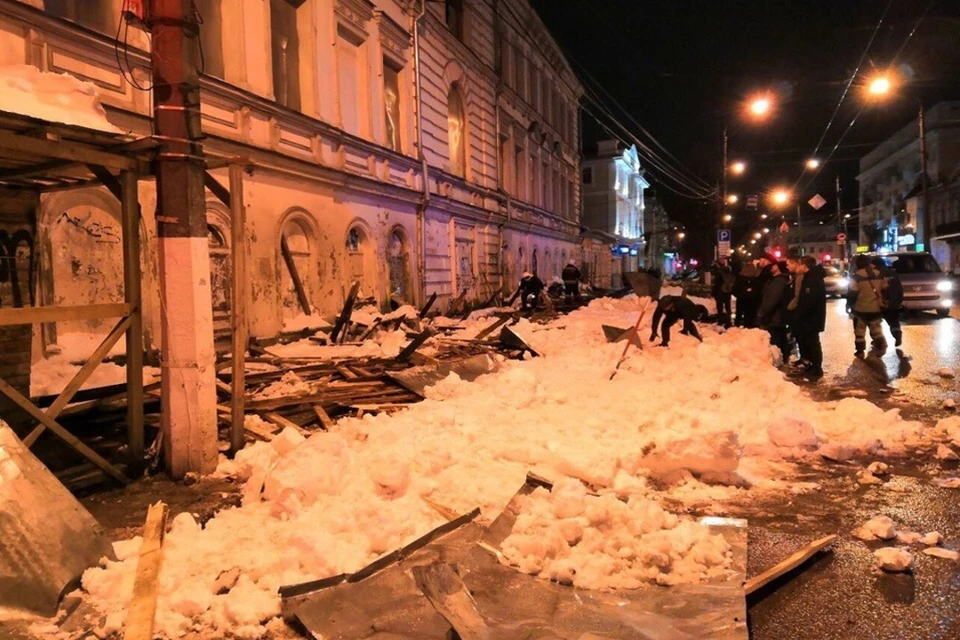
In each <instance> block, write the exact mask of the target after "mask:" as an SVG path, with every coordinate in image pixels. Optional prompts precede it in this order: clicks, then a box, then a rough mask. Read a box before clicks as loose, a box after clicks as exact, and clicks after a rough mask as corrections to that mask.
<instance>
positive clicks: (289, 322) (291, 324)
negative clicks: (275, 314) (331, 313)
mask: <svg viewBox="0 0 960 640" xmlns="http://www.w3.org/2000/svg"><path fill="white" fill-rule="evenodd" d="M329 326H330V323H329V322H327V321H326V320H324V319H323V318H321V317H320V316H319V315H317V314H313V315H309V316H308V315H307V314H305V313H301V314H300V315H298V316H296V317H294V318H286V319H284V321H283V331H284V332H294V331H306V330H308V329H317V330H319V329H326V328H327V327H329Z"/></svg>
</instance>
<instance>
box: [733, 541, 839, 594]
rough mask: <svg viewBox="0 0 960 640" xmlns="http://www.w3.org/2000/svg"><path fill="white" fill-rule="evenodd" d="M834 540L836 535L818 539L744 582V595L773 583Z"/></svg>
mask: <svg viewBox="0 0 960 640" xmlns="http://www.w3.org/2000/svg"><path fill="white" fill-rule="evenodd" d="M836 539H837V535H836V534H833V535H829V536H826V537H824V538H820V539H819V540H814V541H813V542H811V543H810V544H808V545H806V546H805V547H801V548H800V549H798V550H797V551H796V552H795V553H794V554H793V555H791V556H790V557H788V558H786V559H784V560H781V561H780V562H778V563H777V564H775V565H773V566H772V567H770V568H769V569H767V570H766V571H764V572H763V573H761V574H759V575H756V576H754V577H752V578H750V579H749V580H747V581H746V582H744V583H743V592H744V593H745V594H746V595H750V594H751V593H753V592H754V591H756V590H758V589H760V588H761V587H763V586H765V585H767V584H769V583H771V582H773V581H774V580H776V579H777V578H779V577H780V576H782V575H784V574H785V573H788V572H790V571H793V570H794V569H796V568H797V567H799V566H800V565H802V564H803V563H804V562H806V561H807V560H809V559H810V558H812V557H813V556H814V554H816V553H817V552H818V551H820V550H821V549H824V548H825V547H828V546H830V545H831V544H833V541H834V540H836Z"/></svg>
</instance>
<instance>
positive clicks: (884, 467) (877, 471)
mask: <svg viewBox="0 0 960 640" xmlns="http://www.w3.org/2000/svg"><path fill="white" fill-rule="evenodd" d="M867 471H869V472H870V473H872V474H873V475H875V476H885V475H887V474H888V473H890V465H888V464H887V463H886V462H880V461H879V460H875V461H874V462H871V463H870V464H869V465H868V466H867Z"/></svg>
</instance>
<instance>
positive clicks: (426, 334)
mask: <svg viewBox="0 0 960 640" xmlns="http://www.w3.org/2000/svg"><path fill="white" fill-rule="evenodd" d="M432 336H433V331H431V330H430V327H427V328H426V329H424V330H423V331H422V332H421V333H418V334H417V335H416V336H415V337H414V338H413V340H411V341H410V344H408V345H407V346H406V347H404V348H403V351H401V352H400V354H399V355H398V356H397V357H396V361H397V362H406V361H407V360H409V359H410V356H412V355H413V353H414V352H415V351H416V350H417V349H419V348H420V346H421V345H422V344H423V343H424V342H426V341H427V340H429V339H430V338H431V337H432Z"/></svg>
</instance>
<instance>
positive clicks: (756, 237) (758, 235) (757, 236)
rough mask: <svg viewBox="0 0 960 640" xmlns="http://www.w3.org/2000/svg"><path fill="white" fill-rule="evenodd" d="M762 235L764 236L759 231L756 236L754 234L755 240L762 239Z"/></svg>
mask: <svg viewBox="0 0 960 640" xmlns="http://www.w3.org/2000/svg"><path fill="white" fill-rule="evenodd" d="M761 235H762V234H761V233H760V232H759V231H757V232H756V233H754V234H753V238H754V240H759V239H760V237H761ZM751 244H752V243H751Z"/></svg>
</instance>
